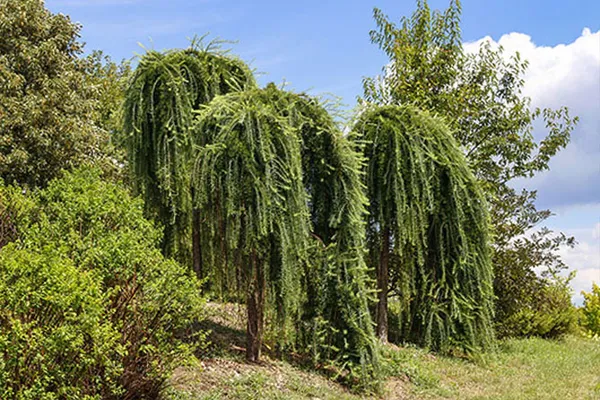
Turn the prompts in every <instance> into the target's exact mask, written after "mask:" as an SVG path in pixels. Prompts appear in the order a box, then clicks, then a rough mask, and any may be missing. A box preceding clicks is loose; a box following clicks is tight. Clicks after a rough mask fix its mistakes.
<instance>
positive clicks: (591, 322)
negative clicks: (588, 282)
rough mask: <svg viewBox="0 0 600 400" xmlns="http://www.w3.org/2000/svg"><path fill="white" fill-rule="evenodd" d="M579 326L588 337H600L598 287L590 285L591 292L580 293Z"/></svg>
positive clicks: (599, 298)
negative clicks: (581, 296) (581, 305)
mask: <svg viewBox="0 0 600 400" xmlns="http://www.w3.org/2000/svg"><path fill="white" fill-rule="evenodd" d="M581 294H582V295H583V307H582V308H581V318H582V320H581V326H582V327H583V328H584V329H585V330H587V333H589V334H590V335H598V336H600V286H598V285H597V284H596V283H595V282H594V283H592V291H591V292H589V293H586V292H582V293H581Z"/></svg>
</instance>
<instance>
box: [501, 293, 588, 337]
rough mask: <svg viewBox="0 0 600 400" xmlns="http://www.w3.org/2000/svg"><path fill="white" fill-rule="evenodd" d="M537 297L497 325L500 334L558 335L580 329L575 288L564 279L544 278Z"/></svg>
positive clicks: (513, 335) (536, 294) (508, 335)
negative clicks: (570, 286)
mask: <svg viewBox="0 0 600 400" xmlns="http://www.w3.org/2000/svg"><path fill="white" fill-rule="evenodd" d="M531 296H532V297H533V300H532V301H530V302H528V303H527V304H525V305H523V306H522V307H520V308H519V309H518V311H516V312H514V313H512V314H511V315H510V316H509V317H507V318H506V319H505V320H503V322H502V324H497V325H496V331H497V332H498V335H499V336H506V337H520V336H523V337H531V336H541V337H545V338H557V337H560V336H563V335H565V334H569V333H575V332H576V331H577V317H578V316H577V309H576V308H575V307H574V306H573V304H572V303H571V290H570V288H569V287H568V286H567V285H565V284H564V283H561V282H543V283H542V286H541V287H540V288H538V289H537V290H536V291H535V292H534V293H532V294H531Z"/></svg>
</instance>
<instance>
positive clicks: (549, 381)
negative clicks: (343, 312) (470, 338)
mask: <svg viewBox="0 0 600 400" xmlns="http://www.w3.org/2000/svg"><path fill="white" fill-rule="evenodd" d="M234 314H235V313H223V312H221V313H219V315H220V316H221V319H223V320H219V321H217V322H218V323H217V325H219V326H220V325H223V326H224V327H227V329H225V328H222V329H216V330H213V333H216V335H213V337H212V341H213V348H212V349H209V352H208V353H207V354H204V355H203V359H202V361H201V362H199V365H196V366H187V367H181V368H179V369H178V370H177V371H176V372H175V374H174V376H173V378H172V380H171V387H170V388H169V391H168V398H170V399H172V400H209V399H211V400H212V399H242V400H244V399H248V400H250V399H265V400H280V399H292V400H295V399H297V400H300V399H312V400H317V399H320V400H325V399H331V400H358V399H377V398H381V399H388V400H394V399H396V400H400V399H402V400H405V399H416V400H432V399H433V400H435V399H472V400H475V399H497V400H509V399H510V400H512V399H515V400H516V399H524V400H529V399H531V400H536V399H539V400H546V399H547V400H550V399H552V400H555V399H558V400H592V399H599V400H600V341H599V340H592V339H586V338H582V337H575V336H568V337H566V338H564V339H562V340H546V339H540V338H532V339H512V340H506V341H502V342H500V343H499V345H498V350H497V351H496V352H494V353H487V354H483V355H481V356H480V357H478V358H477V360H465V359H460V358H452V357H442V356H438V355H435V354H432V353H429V352H427V351H425V350H423V349H419V348H416V347H412V346H408V347H396V346H388V347H387V349H386V351H385V353H386V356H387V358H388V360H389V361H388V363H387V370H388V371H387V372H388V375H389V378H388V380H387V381H386V382H385V384H384V385H383V386H384V389H383V393H382V394H381V395H380V396H379V397H367V396H360V395H358V394H355V393H351V392H350V391H348V390H347V389H346V388H345V387H343V386H342V385H339V384H337V383H335V382H332V381H331V380H329V379H327V378H326V377H325V376H324V375H322V374H320V373H317V372H315V371H311V370H307V369H302V368H299V367H297V366H294V365H292V364H290V363H287V362H285V361H280V360H275V359H271V358H269V356H268V354H267V355H265V356H264V357H263V359H264V361H263V362H262V363H261V364H260V365H256V364H248V363H246V362H245V361H244V353H243V349H242V348H240V344H241V343H237V341H238V340H239V339H240V338H238V336H240V335H242V336H243V332H242V331H241V330H240V329H239V328H240V327H239V326H238V325H240V324H238V322H237V320H236V319H235V318H233V317H231V315H234ZM223 316H225V317H223Z"/></svg>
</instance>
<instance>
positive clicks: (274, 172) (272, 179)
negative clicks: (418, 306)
mask: <svg viewBox="0 0 600 400" xmlns="http://www.w3.org/2000/svg"><path fill="white" fill-rule="evenodd" d="M194 131H195V134H194V137H195V138H197V140H198V142H197V145H198V148H199V150H198V157H197V160H196V164H195V169H194V190H195V193H196V195H197V196H196V201H197V208H198V209H199V210H200V211H201V213H202V216H203V218H202V222H201V225H200V226H201V237H202V245H201V246H200V248H201V249H202V258H203V260H207V265H211V266H212V268H213V272H212V273H211V277H213V278H214V279H215V281H217V282H218V286H219V287H222V288H224V289H223V290H225V291H228V292H238V293H245V294H246V296H245V297H246V305H247V313H248V324H247V340H248V345H247V358H248V359H249V360H252V361H254V360H257V359H258V357H259V354H260V340H261V334H262V331H263V317H264V314H265V311H266V310H268V309H270V310H274V314H275V315H276V317H277V326H279V327H282V328H281V330H280V332H279V333H280V335H279V338H280V342H281V343H280V344H284V345H293V346H295V345H297V346H300V347H301V351H307V352H310V353H312V354H313V356H314V361H315V362H320V361H326V360H327V361H333V362H334V363H337V364H338V365H344V369H345V370H350V372H352V373H353V377H355V378H357V379H359V382H358V383H359V384H362V385H365V386H366V385H369V384H372V383H373V382H372V379H373V377H374V376H375V374H376V373H377V372H378V366H379V353H378V349H377V344H376V340H375V336H374V332H373V328H372V320H371V317H370V314H369V309H368V295H369V292H368V287H367V284H368V282H367V279H368V273H367V267H366V263H365V259H364V254H363V252H364V250H363V249H364V244H365V235H364V232H365V231H364V216H365V212H366V209H365V205H366V197H365V195H364V192H363V186H362V182H361V175H360V174H361V172H360V169H361V158H360V156H359V154H358V153H357V152H355V151H354V150H353V147H352V145H351V143H350V142H349V141H348V140H347V139H346V138H345V137H343V135H342V134H341V132H340V131H339V130H338V128H337V126H336V124H335V122H334V121H333V120H332V118H331V117H330V116H329V114H328V112H327V110H326V109H325V108H323V107H322V106H321V105H320V104H319V103H318V102H317V101H316V100H314V99H311V98H309V97H307V96H304V95H297V94H293V93H288V92H284V91H282V90H279V89H277V88H276V87H275V86H274V85H272V84H270V85H268V86H267V87H266V88H265V89H262V90H251V91H246V92H241V93H232V94H229V95H226V96H220V97H217V98H215V99H214V100H213V101H212V102H211V103H210V104H209V105H208V106H206V107H205V108H204V109H203V110H202V112H201V113H200V114H199V116H198V120H197V123H196V125H195V127H194ZM290 328H295V329H290ZM293 332H297V333H296V334H295V335H293V334H292V333H293Z"/></svg>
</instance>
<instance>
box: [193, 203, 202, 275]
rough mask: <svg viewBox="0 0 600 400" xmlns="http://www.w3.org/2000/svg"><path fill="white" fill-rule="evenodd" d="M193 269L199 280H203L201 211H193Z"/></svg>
mask: <svg viewBox="0 0 600 400" xmlns="http://www.w3.org/2000/svg"><path fill="white" fill-rule="evenodd" d="M192 267H193V268H194V272H195V273H196V276H197V277H198V279H202V278H203V276H202V275H203V272H202V258H201V255H200V211H199V210H194V211H192Z"/></svg>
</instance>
